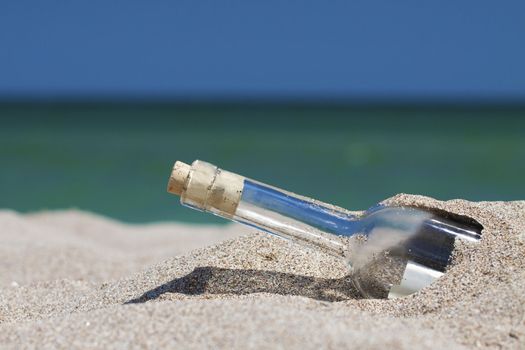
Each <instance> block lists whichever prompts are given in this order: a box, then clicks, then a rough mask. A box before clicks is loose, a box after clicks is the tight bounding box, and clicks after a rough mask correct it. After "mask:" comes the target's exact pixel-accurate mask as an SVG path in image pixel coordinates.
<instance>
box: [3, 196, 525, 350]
mask: <svg viewBox="0 0 525 350" xmlns="http://www.w3.org/2000/svg"><path fill="white" fill-rule="evenodd" d="M386 202H387V203H390V204H402V205H411V206H417V207H424V208H432V209H437V210H445V211H448V212H452V213H455V214H458V215H463V216H467V217H469V218H472V219H474V220H476V221H477V222H479V223H480V224H481V225H482V226H483V232H482V240H481V242H480V243H479V244H468V243H461V244H459V245H458V246H457V247H456V250H455V255H454V260H453V264H452V267H451V268H450V269H449V271H447V273H446V274H445V275H444V276H443V277H442V278H441V279H439V280H438V281H437V282H436V283H434V284H432V285H431V286H430V287H428V288H426V289H424V290H422V291H420V292H418V293H416V294H414V295H412V296H409V297H406V298H402V299H396V300H364V299H360V298H359V296H358V294H357V293H356V291H355V290H354V289H353V287H352V285H351V283H350V282H349V280H348V278H347V276H346V275H347V273H348V270H347V268H346V266H345V265H344V263H343V262H342V261H339V260H337V259H336V258H334V257H331V256H328V255H325V254H323V253H321V252H315V251H311V250H308V249H305V248H301V247H298V246H296V245H293V244H291V243H289V242H287V241H284V240H280V239H278V238H275V237H272V236H268V235H266V234H263V233H259V232H257V231H256V230H255V229H251V228H247V227H244V226H240V225H237V224H230V225H224V226H195V225H193V226H192V225H183V224H175V223H162V224H148V225H128V224H123V223H120V222H117V221H114V220H110V219H107V218H104V217H101V216H97V215H94V214H90V213H85V212H80V211H75V210H70V211H58V212H41V213H35V214H19V213H16V212H12V211H1V212H0V239H1V241H2V244H1V245H0V259H1V260H0V261H1V263H0V347H1V348H2V349H20V348H68V349H70V348H82V349H85V348H97V349H113V348H118V349H125V348H162V347H166V348H181V349H193V348H213V349H216V348H228V349H229V348H236V349H245V348H253V349H274V348H286V349H318V348H329V349H336V348H356V349H363V348H367V349H369V348H370V349H385V348H386V349H439V348H448V349H462V348H466V349H469V348H483V349H484V348H487V349H492V348H494V349H499V348H511V349H523V348H525V201H518V202H476V203H474V202H468V201H464V200H452V201H446V202H441V201H437V200H434V199H431V198H427V197H422V196H414V195H398V196H396V197H393V198H391V199H388V200H387V201H386Z"/></svg>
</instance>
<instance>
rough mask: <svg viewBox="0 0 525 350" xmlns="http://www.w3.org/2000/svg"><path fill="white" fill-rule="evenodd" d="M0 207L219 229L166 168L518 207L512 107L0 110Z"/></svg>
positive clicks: (518, 116)
mask: <svg viewBox="0 0 525 350" xmlns="http://www.w3.org/2000/svg"><path fill="white" fill-rule="evenodd" d="M0 122H1V127H0V167H1V171H0V208H9V209H14V210H18V211H23V212H27V211H35V210H46V209H60V208H79V209H83V210H89V211H93V212H96V213H100V214H103V215H107V216H110V217H113V218H117V219H121V220H124V221H127V222H151V221H168V220H170V221H171V220H180V221H186V222H213V223H215V222H222V220H221V219H219V218H213V217H212V216H211V215H206V214H202V213H198V212H195V211H192V210H190V209H186V208H183V207H181V206H180V205H179V204H178V200H177V198H175V197H174V196H171V195H169V194H167V193H166V182H167V179H168V175H169V173H170V170H171V167H172V164H173V162H174V161H175V160H183V161H185V162H191V161H193V160H194V159H202V160H206V161H209V162H212V163H214V164H216V165H219V166H221V167H223V168H224V169H227V170H231V171H234V172H238V173H240V174H243V175H245V176H248V177H251V178H254V179H257V180H260V181H263V182H266V183H269V184H272V185H275V186H278V187H282V188H284V189H288V190H291V191H293V192H297V193H300V194H303V195H307V196H311V197H315V198H317V199H320V200H323V201H326V202H330V203H334V204H337V205H340V206H343V207H346V208H348V209H366V208H368V207H370V206H372V205H373V204H374V203H376V202H378V201H380V200H382V199H384V198H387V197H389V196H392V195H394V194H396V193H399V192H405V193H418V194H424V195H428V196H432V197H436V198H439V199H452V198H466V199H470V200H514V199H525V186H524V179H525V107H520V106H435V105H403V106H401V105H392V106H389V105H381V106H364V105H363V106H352V105H329V104H299V103H298V104H172V103H72V102H71V103H31V104H27V103H3V104H0Z"/></svg>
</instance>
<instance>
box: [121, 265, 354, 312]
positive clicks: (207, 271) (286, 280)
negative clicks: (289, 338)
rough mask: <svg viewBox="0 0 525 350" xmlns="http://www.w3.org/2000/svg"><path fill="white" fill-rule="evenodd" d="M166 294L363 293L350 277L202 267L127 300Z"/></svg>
mask: <svg viewBox="0 0 525 350" xmlns="http://www.w3.org/2000/svg"><path fill="white" fill-rule="evenodd" d="M165 293H182V294H186V295H213V294H230V295H244V294H252V293H271V294H280V295H298V296H304V297H308V298H312V299H316V300H322V301H342V300H348V299H357V298H359V293H358V291H357V290H356V288H355V287H354V285H353V284H352V282H351V281H350V278H349V277H343V278H340V279H326V278H315V277H307V276H299V275H294V274H290V273H282V272H275V271H262V270H234V269H223V268H217V267H198V268H196V269H195V270H193V271H192V272H191V273H189V274H187V275H186V276H184V277H181V278H177V279H174V280H173V281H170V282H168V283H165V284H163V285H161V286H159V287H157V288H154V289H151V290H149V291H147V292H145V293H144V294H143V295H141V296H140V297H138V298H135V299H132V300H129V301H127V302H126V304H132V303H144V302H146V301H149V300H153V299H156V298H158V297H159V296H161V295H162V294H165Z"/></svg>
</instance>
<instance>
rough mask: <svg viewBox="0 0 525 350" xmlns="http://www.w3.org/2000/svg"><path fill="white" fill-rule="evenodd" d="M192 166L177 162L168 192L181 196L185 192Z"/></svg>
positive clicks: (172, 172) (169, 182)
mask: <svg viewBox="0 0 525 350" xmlns="http://www.w3.org/2000/svg"><path fill="white" fill-rule="evenodd" d="M190 169H191V166H190V165H188V164H186V163H183V162H179V161H177V162H175V165H174V166H173V170H172V171H171V175H170V179H169V181H168V192H169V193H172V194H175V195H177V196H180V195H181V194H182V192H183V190H184V185H185V184H186V179H187V178H188V176H189V174H190Z"/></svg>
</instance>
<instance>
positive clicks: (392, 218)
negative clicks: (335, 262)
mask: <svg viewBox="0 0 525 350" xmlns="http://www.w3.org/2000/svg"><path fill="white" fill-rule="evenodd" d="M168 192H170V193H173V194H176V195H179V196H180V201H181V203H182V204H183V205H185V206H188V207H191V208H194V209H197V210H201V211H205V212H210V213H213V214H215V215H218V216H221V217H224V218H226V219H230V220H233V221H237V222H240V223H243V224H246V225H249V226H253V227H256V228H258V229H260V230H262V231H265V232H267V233H270V234H273V235H276V236H279V237H281V238H284V239H288V240H291V241H293V242H296V243H299V244H302V245H304V246H307V247H310V248H313V249H319V250H322V251H324V252H326V253H329V254H332V255H334V256H337V257H339V258H341V259H344V261H345V262H346V263H347V264H348V265H347V266H348V267H349V274H350V276H351V278H352V282H353V283H354V285H355V286H356V288H357V289H358V290H359V291H360V293H361V294H362V296H363V297H365V298H395V297H401V296H405V295H409V294H411V293H414V292H416V291H418V290H420V289H421V288H424V287H426V286H427V285H429V284H430V283H432V282H433V281H434V280H436V279H437V278H439V277H440V276H441V275H442V274H443V273H444V271H445V270H446V268H447V266H448V265H449V263H450V258H451V255H452V251H453V249H454V242H455V240H456V239H461V240H467V241H471V242H477V241H478V240H479V239H480V232H481V227H480V226H478V225H475V224H472V223H465V222H461V221H458V220H454V219H451V218H450V217H445V216H443V215H437V214H436V213H432V212H430V211H426V210H421V209H416V208H412V207H400V206H398V207H396V206H394V207H392V206H381V205H378V206H375V207H373V208H372V209H370V210H368V211H366V212H365V213H364V214H362V215H358V216H357V215H353V214H350V213H349V212H347V211H346V210H344V209H342V208H339V207H335V206H333V205H330V204H326V203H322V202H319V201H316V200H314V199H311V198H307V197H303V196H299V195H297V194H294V193H291V192H288V191H285V190H281V189H278V188H275V187H272V186H269V185H265V184H263V183H260V182H257V181H254V180H251V179H248V178H245V177H243V176H240V175H237V174H234V173H231V172H229V171H225V170H222V169H219V168H217V167H216V166H214V165H212V164H209V163H206V162H203V161H200V160H196V161H194V162H193V163H192V164H191V166H190V165H188V164H185V163H182V162H176V163H175V165H174V167H173V171H172V173H171V176H170V179H169V183H168Z"/></svg>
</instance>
